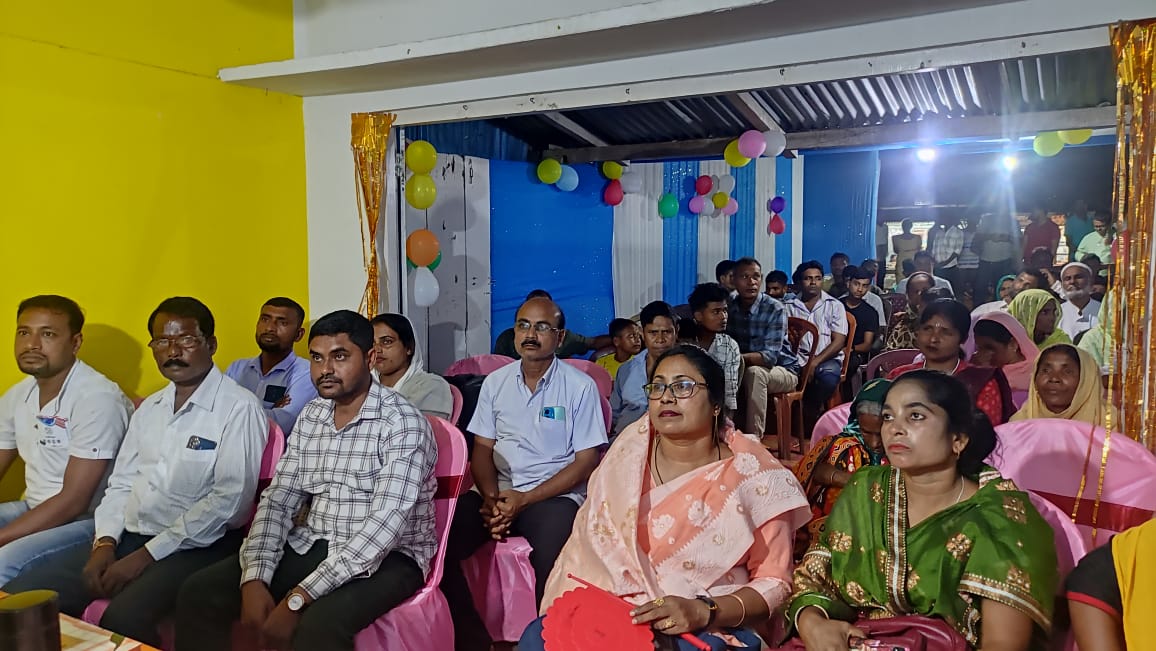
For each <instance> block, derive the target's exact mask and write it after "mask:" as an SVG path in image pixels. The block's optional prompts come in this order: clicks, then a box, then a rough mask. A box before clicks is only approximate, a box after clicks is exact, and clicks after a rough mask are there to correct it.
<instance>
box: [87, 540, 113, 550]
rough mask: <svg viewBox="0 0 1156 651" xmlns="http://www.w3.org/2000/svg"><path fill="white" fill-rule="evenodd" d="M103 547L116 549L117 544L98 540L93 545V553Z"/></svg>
mask: <svg viewBox="0 0 1156 651" xmlns="http://www.w3.org/2000/svg"><path fill="white" fill-rule="evenodd" d="M101 547H116V543H114V542H112V541H111V540H98V541H96V542H95V543H94V544H93V545H92V551H94V552H95V551H96V550H98V549H100V548H101Z"/></svg>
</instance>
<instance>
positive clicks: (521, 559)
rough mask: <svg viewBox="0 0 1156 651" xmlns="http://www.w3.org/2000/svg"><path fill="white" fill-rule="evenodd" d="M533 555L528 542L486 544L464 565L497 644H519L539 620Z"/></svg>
mask: <svg viewBox="0 0 1156 651" xmlns="http://www.w3.org/2000/svg"><path fill="white" fill-rule="evenodd" d="M531 551H533V548H532V547H530V543H529V541H527V540H526V539H525V538H521V537H511V538H507V539H506V540H503V541H501V542H493V541H491V542H488V543H486V544H485V545H483V546H482V548H481V549H479V550H478V551H477V552H475V553H474V555H473V556H470V557H469V558H467V559H466V560H465V561H463V562H462V572H463V573H464V574H465V575H466V581H467V582H468V583H469V585H470V593H471V594H472V595H473V598H474V607H475V608H477V609H478V614H480V615H481V617H482V621H483V622H485V624H486V630H487V631H488V632H489V634H490V638H491V639H493V640H494V641H495V642H517V641H518V639H519V638H521V637H522V632H523V631H525V630H526V627H527V626H529V625H530V622H532V621H534V619H535V618H537V617H538V604H537V597H536V595H535V593H534V568H533V567H532V566H531V565H530V552H531ZM430 648H432V647H430Z"/></svg>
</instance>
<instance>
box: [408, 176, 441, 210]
mask: <svg viewBox="0 0 1156 651" xmlns="http://www.w3.org/2000/svg"><path fill="white" fill-rule="evenodd" d="M437 198H438V186H437V184H436V183H434V180H433V177H432V176H430V175H429V174H414V175H413V176H411V177H409V180H408V181H406V182H405V201H406V203H408V204H409V205H411V206H413V207H414V208H417V209H418V210H425V209H427V208H429V207H430V206H432V205H433V204H434V201H437Z"/></svg>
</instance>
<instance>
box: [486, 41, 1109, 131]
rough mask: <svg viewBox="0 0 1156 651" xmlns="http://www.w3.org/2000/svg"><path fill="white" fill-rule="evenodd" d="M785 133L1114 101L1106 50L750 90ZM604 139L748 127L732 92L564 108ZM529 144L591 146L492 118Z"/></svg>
mask: <svg viewBox="0 0 1156 651" xmlns="http://www.w3.org/2000/svg"><path fill="white" fill-rule="evenodd" d="M751 96H753V97H754V98H755V100H756V101H757V102H758V103H759V104H760V105H761V106H762V108H763V109H764V110H765V111H766V112H767V113H769V114H770V115H771V116H772V117H773V118H774V119H775V120H776V122H778V124H779V126H781V127H782V128H783V130H784V131H787V132H789V133H795V132H804V131H821V130H826V129H843V128H852V127H866V126H877V125H888V124H900V123H905V122H913V121H918V120H922V119H924V118H925V117H935V118H966V117H972V116H983V115H1010V114H1016V113H1025V112H1035V111H1053V110H1062V109H1074V108H1091V107H1096V106H1105V105H1111V104H1114V103H1115V96H1116V91H1115V75H1114V74H1113V71H1112V56H1111V51H1110V50H1109V49H1108V48H1106V47H1105V48H1096V49H1092V50H1081V51H1076V52H1063V53H1059V54H1049V55H1044V56H1037V57H1025V58H1022V59H1010V60H1005V61H993V62H985V63H977V64H973V65H962V66H952V67H948V68H940V69H934V70H921V71H918V72H911V73H903V74H891V75H880V76H876V77H864V78H859V79H847V80H841V81H830V82H821V83H813V84H801V85H797V86H783V87H777V88H768V89H760V90H753V91H751ZM564 115H565V116H566V117H568V118H570V119H571V120H573V121H574V122H576V123H577V124H579V125H581V126H582V127H583V128H585V129H586V130H588V131H589V132H590V133H591V134H593V135H594V136H596V137H598V138H600V139H602V140H603V141H605V142H606V143H607V144H610V145H629V144H641V143H654V142H668V141H674V140H696V139H703V138H717V137H731V136H737V135H738V134H740V133H742V132H743V131H745V130H747V129H751V128H754V126H755V125H753V124H751V123H750V121H748V120H747V119H746V118H745V117H744V115H743V112H742V111H740V110H739V109H738V107H737V106H736V104H735V100H734V99H733V97H731V96H725V95H719V96H708V97H691V98H683V99H674V100H666V101H659V102H647V103H640V104H625V105H618V106H608V107H602V108H588V109H581V110H577V111H566V112H564ZM492 123H493V124H495V125H496V126H498V127H499V128H501V129H504V130H506V131H509V132H510V133H512V134H515V135H517V136H518V137H519V138H521V139H523V140H525V141H526V142H528V143H529V144H530V145H531V146H533V147H536V148H539V149H546V148H549V147H564V148H565V147H575V146H579V147H580V146H588V145H589V144H590V143H586V142H580V141H578V140H577V139H576V138H575V136H574V135H573V134H572V133H570V132H569V131H566V130H564V129H562V128H560V127H559V126H558V125H557V124H555V123H554V122H552V121H551V120H549V119H548V118H546V117H544V116H540V115H530V116H518V117H511V118H502V119H498V120H493V121H492Z"/></svg>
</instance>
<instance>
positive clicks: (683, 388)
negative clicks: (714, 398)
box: [642, 380, 706, 400]
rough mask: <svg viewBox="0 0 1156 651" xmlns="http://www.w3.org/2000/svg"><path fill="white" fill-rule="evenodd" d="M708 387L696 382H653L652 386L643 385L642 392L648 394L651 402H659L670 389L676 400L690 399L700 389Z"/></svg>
mask: <svg viewBox="0 0 1156 651" xmlns="http://www.w3.org/2000/svg"><path fill="white" fill-rule="evenodd" d="M703 386H706V385H705V384H703V383H702V382H695V381H694V380H679V381H678V382H671V383H670V384H666V383H665V382H651V383H650V384H644V385H642V390H643V391H645V392H646V397H647V398H649V399H651V400H658V399H660V398H662V394H664V393H666V390H667V389H668V388H669V389H670V395H672V396H674V397H675V398H689V397H691V396H693V395H694V392H695V390H696V389H698V387H703Z"/></svg>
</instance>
